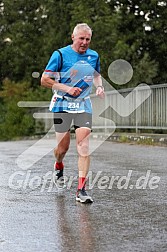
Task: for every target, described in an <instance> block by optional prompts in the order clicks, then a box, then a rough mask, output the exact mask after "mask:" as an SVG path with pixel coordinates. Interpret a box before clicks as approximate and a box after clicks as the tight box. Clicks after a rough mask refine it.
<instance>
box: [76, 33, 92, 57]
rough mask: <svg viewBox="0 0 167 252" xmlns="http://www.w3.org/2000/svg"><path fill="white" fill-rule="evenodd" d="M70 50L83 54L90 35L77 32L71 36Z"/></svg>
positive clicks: (87, 45)
mask: <svg viewBox="0 0 167 252" xmlns="http://www.w3.org/2000/svg"><path fill="white" fill-rule="evenodd" d="M72 40H73V45H72V48H73V49H74V51H76V52H78V53H81V54H82V53H85V52H86V50H87V49H88V47H89V44H90V41H91V34H90V33H89V32H88V31H78V32H77V34H75V35H74V34H73V35H72Z"/></svg>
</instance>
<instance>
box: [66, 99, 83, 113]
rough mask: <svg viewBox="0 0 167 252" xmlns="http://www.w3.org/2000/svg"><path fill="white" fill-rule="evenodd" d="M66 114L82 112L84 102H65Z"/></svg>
mask: <svg viewBox="0 0 167 252" xmlns="http://www.w3.org/2000/svg"><path fill="white" fill-rule="evenodd" d="M66 111H67V112H75V113H79V112H80V113H81V112H84V111H85V109H84V100H81V101H78V100H72V101H67V109H66Z"/></svg>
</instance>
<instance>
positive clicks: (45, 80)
mask: <svg viewBox="0 0 167 252" xmlns="http://www.w3.org/2000/svg"><path fill="white" fill-rule="evenodd" d="M41 86H44V87H47V88H51V89H52V90H59V91H62V92H65V93H68V94H70V95H73V96H78V95H79V94H80V92H81V91H82V89H81V88H78V87H69V86H68V85H66V84H64V83H59V82H57V81H55V80H53V79H52V78H50V76H49V75H47V74H45V73H43V75H42V77H41Z"/></svg>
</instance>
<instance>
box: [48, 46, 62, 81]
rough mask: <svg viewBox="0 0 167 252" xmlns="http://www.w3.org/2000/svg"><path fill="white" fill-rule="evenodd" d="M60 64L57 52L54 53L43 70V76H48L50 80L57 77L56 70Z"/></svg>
mask: <svg viewBox="0 0 167 252" xmlns="http://www.w3.org/2000/svg"><path fill="white" fill-rule="evenodd" d="M60 64H61V58H60V54H59V52H58V51H54V52H53V54H52V56H51V57H50V59H49V61H48V64H47V66H46V68H45V70H44V74H47V75H49V76H50V78H55V77H56V75H57V72H58V69H59V67H60Z"/></svg>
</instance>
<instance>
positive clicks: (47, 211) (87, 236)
mask: <svg viewBox="0 0 167 252" xmlns="http://www.w3.org/2000/svg"><path fill="white" fill-rule="evenodd" d="M48 141H49V140H48ZM34 143H35V141H30V140H28V141H16V142H0V172H1V176H0V202H1V204H0V216H1V226H0V251H3V252H10V251H12V252H13V251H15V252H21V251H22V252H23V251H24V252H36V251H40V252H46V251H47V252H53V251H56V252H57V251H64V252H66V251H84V252H87V251H95V252H98V251H99V252H101V251H106V252H109V251H114V252H122V251H124V252H131V251H133V252H134V251H142V252H143V251H148V252H154V251H155V252H162V251H164V252H166V251H167V221H166V220H167V214H166V204H167V197H166V192H167V189H166V181H167V148H165V147H155V146H154V147H153V146H141V145H140V146H139V145H131V144H119V143H111V142H105V143H104V144H103V145H102V146H101V147H99V148H98V149H97V150H96V151H95V152H94V153H93V154H92V158H91V170H92V172H93V173H92V174H91V173H90V176H89V180H88V181H89V184H88V188H89V193H90V194H91V195H92V197H93V199H94V203H93V204H91V205H82V204H80V203H76V202H75V193H76V186H77V182H76V178H75V179H74V181H72V180H70V179H71V178H73V177H75V176H77V154H76V149H75V147H74V140H72V144H71V147H70V150H69V152H68V154H67V156H66V159H65V168H66V170H65V175H66V176H67V179H68V181H67V182H66V184H67V189H66V190H65V191H64V192H59V193H58V192H57V189H56V188H55V187H52V185H53V184H52V181H51V176H52V166H53V162H54V157H53V153H52V151H50V152H49V153H48V154H47V155H46V156H45V157H43V158H42V159H41V160H39V161H38V162H36V163H35V164H34V165H33V166H32V167H31V168H29V169H28V170H23V169H21V168H20V167H18V166H17V165H16V163H15V161H16V158H17V157H18V155H19V154H21V153H22V152H23V151H24V150H26V149H27V148H28V147H30V146H31V145H33V144H34ZM48 143H49V142H48ZM49 176H50V177H49ZM123 176H124V177H123ZM141 176H144V177H141ZM44 178H45V179H44ZM94 179H96V180H94ZM70 181H72V182H70ZM93 182H95V184H94V186H93ZM91 186H92V187H93V188H92V189H90V188H91Z"/></svg>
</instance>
